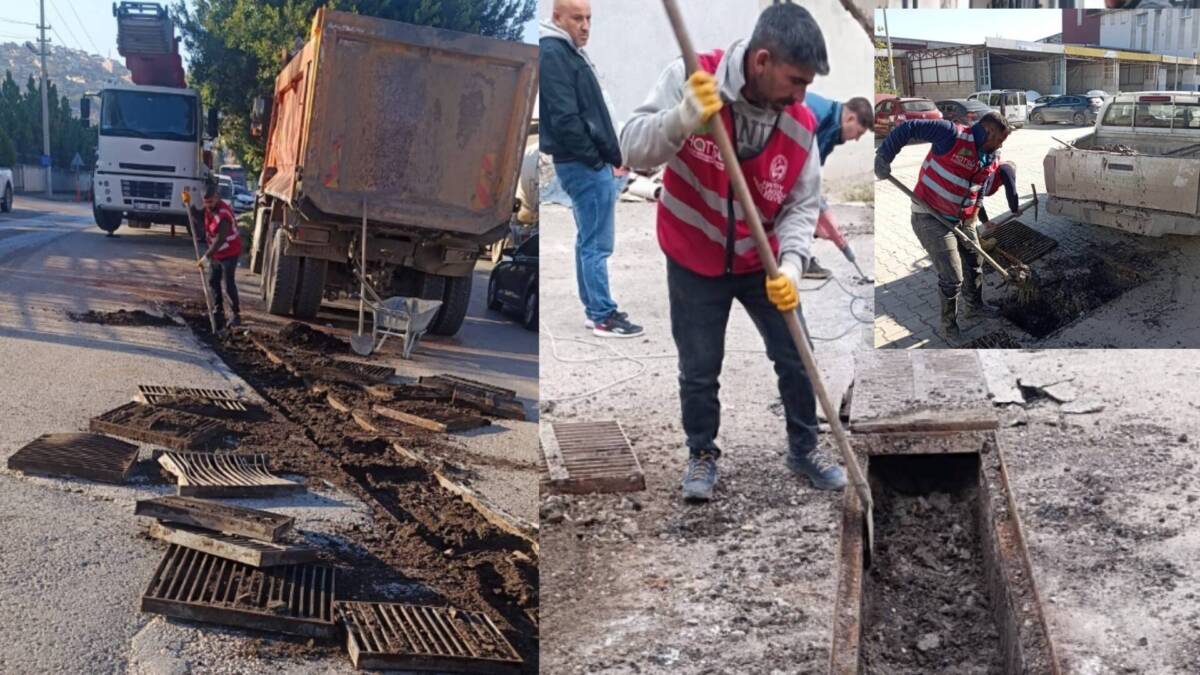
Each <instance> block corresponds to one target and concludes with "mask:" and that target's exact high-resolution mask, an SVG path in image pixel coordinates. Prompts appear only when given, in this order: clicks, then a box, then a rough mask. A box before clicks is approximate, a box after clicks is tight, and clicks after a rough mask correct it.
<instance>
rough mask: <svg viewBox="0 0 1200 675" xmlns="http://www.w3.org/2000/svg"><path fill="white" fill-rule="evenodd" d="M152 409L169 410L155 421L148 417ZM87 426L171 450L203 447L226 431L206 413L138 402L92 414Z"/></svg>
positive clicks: (161, 411) (151, 414) (163, 411)
mask: <svg viewBox="0 0 1200 675" xmlns="http://www.w3.org/2000/svg"><path fill="white" fill-rule="evenodd" d="M155 412H157V413H160V414H168V418H167V419H166V420H162V419H159V420H158V421H155V420H153V419H151V418H152V416H153V414H154V413H155ZM88 428H89V429H90V430H91V431H98V432H101V433H105V434H110V435H113V436H120V437H121V438H128V439H130V440H134V441H142V442H144V443H153V444H154V445H161V446H163V447H166V448H172V449H174V450H191V449H194V448H199V447H202V446H203V445H204V444H205V443H207V442H208V441H209V440H211V439H212V438H214V437H215V436H217V435H219V434H221V433H224V432H225V427H223V426H221V425H220V424H219V423H217V422H214V421H213V420H211V419H208V418H206V417H200V416H199V415H192V414H190V413H185V412H181V411H178V410H169V411H165V410H163V409H161V408H155V407H154V406H148V405H143V404H141V403H126V404H125V405H123V406H121V407H119V408H113V409H112V410H109V411H108V412H106V413H104V414H103V415H99V416H97V417H93V418H92V420H91V422H90V423H89V424H88Z"/></svg>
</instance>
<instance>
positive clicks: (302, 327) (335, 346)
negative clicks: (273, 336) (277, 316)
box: [279, 321, 350, 354]
mask: <svg viewBox="0 0 1200 675" xmlns="http://www.w3.org/2000/svg"><path fill="white" fill-rule="evenodd" d="M279 339H280V340H282V341H283V342H286V343H287V344H289V345H291V346H293V347H301V348H304V349H311V350H312V351H316V352H320V353H322V354H348V353H350V345H349V343H347V342H346V341H345V340H341V339H339V338H336V337H334V336H332V335H330V334H329V333H325V332H323V331H319V330H317V329H315V328H313V327H312V326H309V325H308V324H306V323H300V322H299V321H293V322H291V323H289V324H288V325H286V326H284V327H283V328H280V329H279Z"/></svg>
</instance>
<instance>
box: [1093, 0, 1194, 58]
mask: <svg viewBox="0 0 1200 675" xmlns="http://www.w3.org/2000/svg"><path fill="white" fill-rule="evenodd" d="M1185 13H1190V16H1188V17H1187V18H1184V14H1185ZM1139 15H1140V16H1145V17H1146V18H1145V19H1144V21H1145V23H1146V25H1145V29H1144V30H1143V28H1142V27H1141V26H1138V25H1137V23H1138V16H1139ZM1100 45H1101V46H1102V47H1110V48H1113V49H1134V50H1140V51H1147V52H1152V53H1154V54H1171V55H1173V56H1187V57H1189V58H1190V57H1194V56H1196V53H1197V52H1198V51H1200V10H1195V9H1191V10H1184V9H1168V10H1161V11H1158V10H1131V11H1125V12H1110V13H1107V14H1104V15H1102V16H1101V17H1100Z"/></svg>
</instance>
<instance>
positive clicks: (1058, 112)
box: [1029, 96, 1103, 126]
mask: <svg viewBox="0 0 1200 675" xmlns="http://www.w3.org/2000/svg"><path fill="white" fill-rule="evenodd" d="M1101 105H1103V102H1102V101H1101V100H1100V99H1098V98H1088V97H1086V96H1059V97H1058V98H1056V99H1054V100H1053V101H1051V102H1049V103H1047V104H1046V105H1042V106H1038V107H1036V108H1034V109H1033V112H1032V113H1030V114H1029V121H1030V122H1033V123H1034V124H1045V123H1047V122H1070V123H1073V124H1075V126H1083V125H1085V124H1094V123H1095V122H1096V116H1097V115H1098V114H1100V106H1101Z"/></svg>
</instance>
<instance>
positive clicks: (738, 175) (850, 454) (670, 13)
mask: <svg viewBox="0 0 1200 675" xmlns="http://www.w3.org/2000/svg"><path fill="white" fill-rule="evenodd" d="M663 6H664V7H665V8H666V10H667V17H668V18H669V19H670V21H671V28H672V30H674V31H675V39H676V41H678V42H679V49H680V51H682V52H683V62H684V64H685V65H686V66H687V72H688V73H689V74H691V73H693V72H695V71H696V70H697V69H699V67H700V62H699V60H698V59H697V58H696V50H695V49H694V48H693V47H692V39H691V37H690V36H689V35H688V32H687V26H685V25H684V23H683V15H682V14H680V12H679V6H678V5H677V4H676V2H675V0H663ZM709 126H710V127H711V128H712V134H713V138H714V139H715V140H716V142H717V147H718V148H720V150H721V160H722V161H724V162H725V173H726V174H727V175H728V176H729V181H730V183H731V184H732V185H733V193H734V196H736V197H737V200H738V202H739V203H741V205H742V211H743V212H744V213H745V216H746V225H748V226H749V227H750V234H751V235H752V236H753V237H754V245H755V247H756V248H757V249H758V257H759V258H760V259H761V260H762V264H763V268H764V269H765V270H766V272H767V276H769V277H771V278H772V279H773V278H775V277H777V276H779V266H778V265H777V264H775V252H774V251H772V250H771V243H770V241H769V240H768V239H767V232H766V230H765V229H763V224H762V221H761V220H759V217H758V207H757V206H756V205H755V204H754V199H753V198H752V197H751V195H750V186H749V185H748V184H747V183H746V176H745V174H743V173H742V167H741V165H740V164H739V163H738V158H737V153H736V152H735V151H734V149H733V142H732V141H731V140H730V139H729V132H728V131H726V129H725V125H724V124H722V123H721V121H720V120H719V119H715V118H714V120H713V122H712V123H711V124H710V125H709ZM783 319H784V322H785V323H787V327H788V333H790V334H791V336H792V342H794V343H795V344H796V350H797V351H799V352H800V360H801V361H802V362H803V363H804V370H805V371H807V373H808V378H809V380H810V381H811V382H812V386H813V391H814V392H815V393H816V395H817V400H818V401H820V402H821V409H822V410H823V411H824V412H825V419H826V420H828V421H829V428H830V430H832V431H833V437H834V439H835V440H836V441H837V446H838V450H840V451H841V453H842V460H843V461H844V462H845V464H846V469H847V471H848V472H849V473H850V481H851V482H852V483H853V484H854V489H855V491H857V493H858V498H859V501H861V502H862V505H863V510H864V511H865V512H866V513H868V514H869V513H871V510H872V507H873V502H872V500H871V489H870V488H869V487H867V481H866V478H865V477H864V476H863V473H862V469H861V468H860V467H859V466H858V460H857V459H856V458H855V457H854V451H853V450H852V449H851V448H850V440H849V439H848V438H846V432H845V430H844V429H842V423H841V419H840V418H839V417H838V410H837V408H835V407H833V403H832V402H831V401H830V399H829V393H828V392H827V391H825V383H824V382H823V381H822V380H821V371H819V370H818V369H817V361H816V358H815V357H814V356H813V353H812V348H811V347H810V346H809V344H808V335H807V334H805V331H804V326H803V324H801V323H800V317H798V316H797V315H796V312H794V311H792V312H783Z"/></svg>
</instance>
